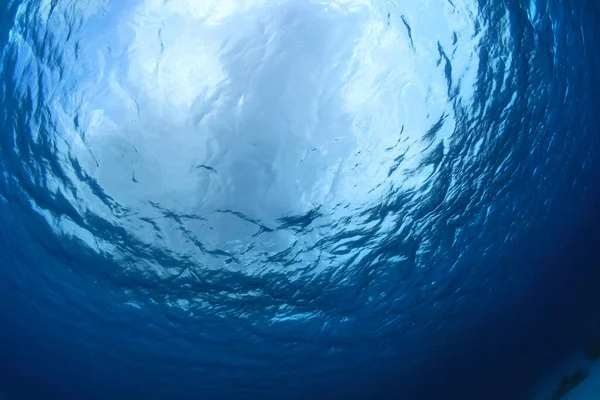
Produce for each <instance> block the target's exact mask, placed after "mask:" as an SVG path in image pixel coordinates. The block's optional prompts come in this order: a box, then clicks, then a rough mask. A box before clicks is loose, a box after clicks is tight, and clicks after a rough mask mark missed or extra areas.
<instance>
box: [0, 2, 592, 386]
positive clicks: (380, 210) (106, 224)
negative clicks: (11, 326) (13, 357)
mask: <svg viewBox="0 0 600 400" xmlns="http://www.w3.org/2000/svg"><path fill="white" fill-rule="evenodd" d="M2 13H3V14H2V32H1V34H2V39H1V40H2V67H1V68H2V69H1V71H2V72H1V78H2V86H1V88H2V89H1V94H2V105H3V110H2V111H3V113H2V116H1V120H0V123H1V132H2V137H1V141H0V151H1V156H0V169H1V172H2V175H0V246H2V248H3V249H5V250H3V254H2V255H1V256H0V260H1V264H0V265H2V273H3V279H4V282H3V283H2V284H1V286H4V287H5V288H6V290H5V294H4V296H5V298H10V299H12V300H13V301H14V304H18V306H19V307H22V308H23V310H25V309H27V310H29V311H28V313H29V314H27V313H25V311H23V315H28V316H29V317H23V319H22V321H21V322H20V323H21V324H22V325H23V326H26V325H28V324H29V326H37V327H38V329H41V330H42V331H43V332H44V334H45V335H47V337H48V338H53V339H52V340H56V342H55V343H58V344H55V345H54V347H53V348H61V347H60V346H61V344H60V343H62V345H64V346H67V345H66V344H65V343H69V344H68V346H71V347H68V348H69V349H71V351H70V352H69V353H68V356H67V354H66V351H65V354H63V356H65V357H67V358H68V360H69V361H68V363H67V364H68V365H66V366H63V367H61V368H64V369H66V370H68V371H69V373H70V374H71V375H72V376H75V377H78V379H80V380H82V381H85V382H88V383H89V385H96V386H94V387H99V388H100V387H102V388H104V387H109V386H110V383H107V382H108V381H110V379H109V377H113V378H114V377H115V376H117V375H118V374H125V376H127V379H128V380H129V381H130V382H131V383H130V384H129V385H130V386H127V385H126V384H125V383H122V384H123V385H125V386H126V387H128V388H129V389H130V390H136V391H144V390H147V391H148V393H151V392H150V391H151V390H154V392H152V393H154V394H156V393H161V392H160V390H163V391H165V393H173V392H172V391H173V390H180V392H178V393H180V396H182V397H183V396H184V394H183V393H189V392H185V390H188V389H190V388H197V389H198V390H203V391H205V392H204V393H213V394H214V393H219V395H218V396H217V397H219V398H221V397H223V398H225V397H228V396H231V397H232V398H243V397H244V396H248V397H256V396H258V394H259V393H260V394H261V396H263V397H264V396H266V394H265V393H270V394H272V395H273V396H275V397H276V396H277V395H278V394H281V393H280V392H278V390H280V391H281V390H289V389H290V388H292V389H293V388H295V389H298V390H300V389H302V388H305V387H306V386H308V385H318V384H319V383H328V384H330V383H331V384H334V383H335V382H338V381H341V380H342V379H343V378H342V376H343V375H342V374H343V373H344V372H345V371H347V370H351V369H353V368H355V369H357V368H358V369H360V370H361V371H362V372H364V373H376V371H377V368H380V367H381V365H383V363H385V362H392V363H396V365H406V366H409V365H410V364H411V363H412V362H415V361H416V360H418V359H421V358H423V357H425V358H426V357H428V356H430V355H431V354H432V352H435V351H443V347H444V346H443V340H442V338H444V337H448V336H452V335H459V334H460V333H461V332H463V331H465V330H467V329H468V328H469V326H470V325H471V324H474V323H476V321H478V320H480V319H481V318H484V316H485V314H486V312H487V311H486V307H487V306H489V305H490V304H492V303H493V302H499V301H501V299H502V300H503V299H504V298H505V297H506V295H505V294H503V293H504V292H503V290H505V289H506V288H507V287H508V286H507V285H508V284H509V282H511V281H516V282H520V284H519V285H517V286H518V287H520V288H523V289H526V288H529V285H530V284H531V283H532V281H533V280H534V279H535V273H536V271H531V270H528V269H527V265H526V262H525V261H523V260H521V261H517V260H519V259H520V256H519V254H518V251H520V250H519V249H520V247H519V243H522V242H523V241H524V240H526V239H527V238H529V237H530V236H531V235H532V232H534V231H536V232H537V231H539V230H541V229H542V228H543V227H545V226H549V225H552V224H557V223H559V222H560V221H563V222H564V221H567V220H568V215H565V214H559V213H558V210H559V209H562V208H564V207H565V206H566V205H569V204H576V203H577V202H579V201H581V199H582V198H583V196H584V194H585V187H586V182H587V181H586V179H588V176H589V174H590V171H591V169H592V166H593V165H595V164H594V163H595V161H596V158H595V157H597V155H598V152H597V151H598V138H597V134H596V129H597V126H598V120H597V116H596V115H595V113H594V112H593V105H592V96H594V91H593V79H592V78H593V76H592V74H593V68H594V67H595V66H597V65H598V58H597V54H596V53H595V52H596V49H597V48H598V45H599V43H598V33H597V31H594V29H596V28H594V26H593V25H592V22H593V19H594V16H597V10H596V9H594V8H593V5H591V3H588V2H585V1H541V0H540V1H531V2H526V1H518V0H514V1H494V2H492V1H489V2H486V1H483V0H482V1H479V2H477V1H474V0H453V1H450V0H427V1H425V0H423V1H410V2H408V1H402V2H400V1H397V2H394V1H391V0H369V1H368V0H310V1H308V0H307V1H295V0H282V1H266V0H246V1H238V0H219V1H217V0H169V1H166V0H165V1H163V0H160V1H158V0H131V1H123V2H120V1H109V0H98V1H95V0H84V1H81V0H79V1H75V0H72V1H70V0H63V1H56V0H52V1H49V0H42V1H27V0H23V1H18V0H17V1H10V2H9V4H8V6H7V7H6V10H3V11H2ZM536 229H537V230H536ZM527 240H529V239H527ZM540 240H541V239H540ZM513 289H514V287H513ZM494 294H496V295H494ZM466 315H468V318H467V317H466ZM27 318H29V320H28V321H30V322H24V321H26V320H27ZM31 321H35V323H33V322H31ZM32 324H33V325H32ZM36 324H37V325H36ZM50 340H51V339H48V341H49V342H50ZM53 343H54V342H53ZM49 347H51V346H50V345H48V348H49ZM73 349H78V350H77V351H75V350H73ZM40 351H41V350H40ZM46 351H49V352H52V351H57V352H59V351H60V350H52V349H46ZM100 353H102V355H98V354H100ZM90 354H94V355H93V356H92V355H90ZM81 371H86V375H85V376H84V374H83V372H81ZM127 371H129V372H127ZM132 371H133V372H132ZM127 374H129V375H127ZM80 375H81V376H80ZM142 376H143V377H144V378H143V379H144V382H146V380H147V381H148V382H151V383H147V384H144V385H139V382H141V381H142ZM136 377H137V378H136ZM258 377H260V378H258ZM266 377H268V379H267V378H266ZM136 379H138V380H137V381H136ZM122 380H125V378H122ZM332 382H333V383H332ZM141 386H143V387H141ZM132 388H135V389H132ZM121 389H122V390H125V389H123V388H121ZM169 391H170V392H169ZM213 391H214V392H213ZM124 392H126V391H124ZM136 393H138V392H136ZM139 393H141V392H139ZM207 396H209V395H207Z"/></svg>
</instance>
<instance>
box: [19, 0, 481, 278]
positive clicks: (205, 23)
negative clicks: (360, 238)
mask: <svg viewBox="0 0 600 400" xmlns="http://www.w3.org/2000/svg"><path fill="white" fill-rule="evenodd" d="M46 3H48V2H46ZM46 3H45V4H46ZM471 3H472V2H470V1H455V2H454V4H455V5H454V6H453V7H451V6H450V5H449V4H448V2H446V1H443V0H436V1H428V2H420V3H418V4H412V3H411V4H402V5H400V4H398V5H394V4H393V3H390V2H383V1H381V2H373V1H367V0H313V1H307V2H296V1H291V0H285V1H278V2H273V1H266V0H245V1H239V0H218V1H217V0H169V1H163V0H146V1H138V2H136V3H135V4H134V5H133V7H131V6H130V5H127V6H125V5H123V6H122V9H117V5H116V3H115V4H111V7H112V8H111V9H110V13H108V11H107V10H108V9H107V7H106V4H104V5H102V7H100V6H98V7H97V8H96V9H94V10H88V11H89V12H83V11H82V15H86V16H87V17H86V18H89V16H91V15H94V13H98V11H99V10H101V9H102V10H104V11H105V12H107V13H108V14H107V15H110V18H109V19H105V20H103V19H102V18H98V19H97V20H94V21H95V23H96V26H95V27H94V28H89V30H86V26H87V25H85V24H84V25H83V27H84V28H83V31H82V33H81V40H80V43H82V44H81V45H78V46H79V47H77V48H76V49H75V48H73V49H71V50H72V53H70V57H71V58H68V59H69V60H71V64H70V65H67V68H65V70H66V71H68V73H67V74H66V75H65V76H64V77H63V79H62V81H59V80H58V79H57V75H56V73H55V72H53V71H51V70H50V69H49V67H48V66H47V65H44V63H43V62H42V61H41V60H37V66H35V65H34V67H36V68H38V69H39V70H40V71H42V73H43V74H46V75H45V76H46V80H47V81H48V82H49V84H48V85H46V87H45V88H44V89H43V90H45V91H46V92H47V94H48V98H49V101H50V104H51V108H52V113H53V118H54V119H55V122H56V125H57V127H58V130H59V131H60V137H61V140H58V141H57V144H56V145H57V149H58V151H60V152H62V153H64V154H69V155H70V157H71V158H75V159H76V160H77V162H78V164H79V166H80V167H81V169H82V171H83V173H85V174H86V176H87V177H88V178H89V179H88V180H87V183H84V182H81V180H80V179H79V178H78V177H77V176H76V174H75V172H74V171H73V167H72V166H71V165H67V167H66V168H65V169H66V170H67V171H68V172H67V173H68V174H70V175H71V177H72V181H73V182H74V184H75V185H76V186H77V193H78V198H77V199H75V200H73V202H74V203H76V205H77V207H79V208H81V209H82V211H85V212H88V211H89V212H91V213H93V214H94V215H98V216H101V217H102V218H104V219H106V220H107V221H108V222H109V223H111V224H114V225H118V226H121V227H123V228H125V230H126V231H127V232H129V233H130V234H131V235H132V236H133V237H135V238H137V239H138V240H140V241H141V242H142V243H146V244H148V245H150V244H152V246H157V247H159V248H161V249H163V250H165V251H167V252H170V253H172V254H177V255H181V254H186V255H188V256H190V257H191V258H192V259H193V260H194V262H196V263H197V264H198V266H199V268H213V269H221V268H225V269H229V270H242V269H243V270H244V271H247V272H248V273H250V274H252V273H265V272H268V271H272V270H277V268H278V265H277V263H274V262H270V261H268V260H269V257H270V256H272V255H275V254H278V253H280V252H283V251H288V250H289V253H290V254H291V255H290V257H292V255H293V254H296V255H295V256H294V257H295V259H296V260H297V263H296V264H294V265H297V266H298V267H299V268H301V267H305V266H306V265H307V264H310V265H312V266H313V269H314V271H316V272H318V271H323V270H325V269H327V268H337V267H339V266H341V265H344V263H345V262H350V261H351V258H350V256H349V255H344V254H337V255H336V256H335V258H334V257H330V258H327V257H324V256H323V257H322V256H321V255H319V254H316V253H314V252H312V253H311V251H310V250H306V249H309V248H311V247H314V244H315V243H317V241H318V240H320V239H322V238H323V237H327V235H332V234H335V233H337V232H339V231H343V230H344V229H347V230H352V229H354V228H356V227H357V226H358V225H359V224H361V223H363V222H364V221H361V220H360V217H359V216H358V215H359V214H360V212H359V211H360V210H362V209H364V208H365V207H368V206H370V205H374V204H379V203H381V202H382V200H384V199H385V197H386V196H388V195H389V193H390V192H391V191H393V192H396V193H401V192H406V191H417V192H418V195H415V199H416V198H418V196H425V197H426V196H428V195H429V192H428V191H427V190H424V189H423V190H421V189H422V188H424V187H426V186H427V183H428V182H429V181H430V180H431V179H433V178H434V177H435V174H436V170H435V167H434V165H433V164H431V163H429V164H427V163H426V161H425V160H427V159H428V157H429V156H430V155H431V154H432V152H433V151H435V150H436V149H438V148H440V147H441V148H442V149H443V154H444V155H445V154H446V153H447V151H448V147H449V142H450V140H451V136H452V133H453V131H454V129H455V124H456V122H455V116H454V109H453V105H452V101H451V99H450V98H451V96H452V92H453V91H454V90H455V89H456V87H457V86H458V85H459V80H460V89H461V93H460V96H464V97H467V98H468V97H470V96H471V95H472V90H471V87H472V85H473V83H474V82H475V79H476V72H477V71H476V68H474V67H473V66H474V65H475V66H476V65H477V63H478V62H477V54H476V50H475V49H476V46H475V45H474V44H473V43H468V45H465V44H463V45H456V43H453V37H455V38H458V39H457V40H459V41H460V40H462V41H463V42H466V41H476V40H477V39H472V38H473V36H474V32H473V23H472V21H470V18H471V17H470V15H474V14H476V13H474V11H473V10H472V8H473V7H476V5H475V4H471ZM48 4H49V3H48ZM82 4H83V3H82ZM97 4H100V3H97ZM400 6H402V10H400V9H399V8H400ZM128 7H129V8H128ZM92 11H93V12H92ZM48 12H49V11H48ZM103 24H104V25H103ZM408 24H410V26H411V30H409V28H408ZM98 26H101V27H102V29H99V30H98ZM11 37H14V39H13V40H14V41H15V42H18V40H22V39H19V35H18V34H14V35H13V33H12V32H11ZM18 46H19V49H20V51H19V55H20V56H21V59H20V60H19V63H20V64H19V65H21V68H25V67H26V65H28V60H30V59H31V57H33V56H32V53H31V51H30V49H29V48H28V47H27V44H26V43H21V44H18ZM442 52H443V53H444V54H443V56H442ZM76 56H77V57H78V58H77V60H75V57H76ZM65 57H66V56H65ZM445 57H447V58H448V59H449V60H450V61H451V62H452V71H451V82H449V81H448V80H447V77H446V69H445V68H446V63H447V61H446V58H445ZM66 59H67V58H66ZM32 68H33V67H32ZM44 71H46V72H44ZM27 85H29V86H30V87H31V88H34V86H35V85H36V82H33V81H32V82H28V83H27ZM53 85H54V86H53ZM22 86H23V87H25V86H26V85H25V84H23V85H22ZM74 116H77V118H74ZM436 124H438V125H439V126H438V129H437V130H435V131H433V133H431V134H428V132H429V131H430V130H431V129H433V127H434V126H435V125H436ZM60 159H63V160H69V159H70V158H69V157H60ZM453 181H456V180H453ZM89 182H93V183H94V184H95V185H96V186H95V187H96V189H92V187H91V186H90V184H89ZM97 188H101V189H102V191H103V194H104V195H106V196H108V197H110V199H111V201H112V202H114V203H115V204H118V205H120V206H121V207H118V208H117V209H119V210H121V211H118V212H120V213H121V214H118V212H117V211H115V208H114V207H113V208H111V207H109V206H108V205H107V202H106V201H101V200H100V199H99V196H98V193H97ZM94 190H96V192H94ZM317 208H319V210H320V213H321V214H322V216H321V217H320V218H319V219H318V221H317V222H316V223H315V228H314V229H311V230H307V231H306V232H302V233H295V232H294V231H293V230H277V229H276V228H277V226H278V224H280V218H282V217H285V216H290V215H302V214H305V213H307V212H309V211H310V210H314V209H317ZM82 213H83V212H82ZM173 215H175V216H176V217H177V218H173ZM346 217H347V218H348V220H349V222H348V223H346V224H345V225H344V226H339V227H338V228H336V229H338V231H336V230H335V229H332V228H331V227H330V226H328V225H327V224H328V223H331V222H332V221H340V220H341V219H342V218H346ZM386 221H387V220H386ZM394 224H395V222H394V221H392V222H389V221H388V222H385V224H384V225H385V226H386V227H385V228H382V231H384V230H386V229H392V228H391V226H393V225H394ZM388 225H389V226H390V227H387V226H388ZM320 226H323V227H325V228H324V229H323V230H320V228H319V227H320ZM69 229H71V230H72V231H73V232H75V231H76V230H75V228H69ZM84 236H86V239H85V241H86V242H89V243H90V244H91V242H92V240H91V238H90V237H89V234H85V235H84ZM97 239H98V240H97V242H98V243H94V245H95V246H96V248H98V249H106V248H109V247H110V245H109V244H107V243H103V241H102V239H101V238H97ZM352 245H353V244H352V243H351V242H349V244H348V246H352ZM323 246H325V247H323ZM326 246H327V244H324V245H322V246H321V249H325V250H328V251H333V250H334V248H330V249H327V248H326ZM217 249H218V250H219V252H220V253H219V254H220V255H219V256H215V255H214V254H210V253H207V252H206V250H217ZM301 249H304V250H301ZM313 253H314V254H313ZM342 253H343V252H342ZM116 257H117V256H116ZM149 268H151V269H152V270H154V271H156V273H157V274H158V275H161V276H162V275H169V272H168V271H167V270H161V266H160V265H154V264H153V263H152V266H151V267H149ZM290 269H293V268H292V267H290V266H288V271H289V270H290Z"/></svg>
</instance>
